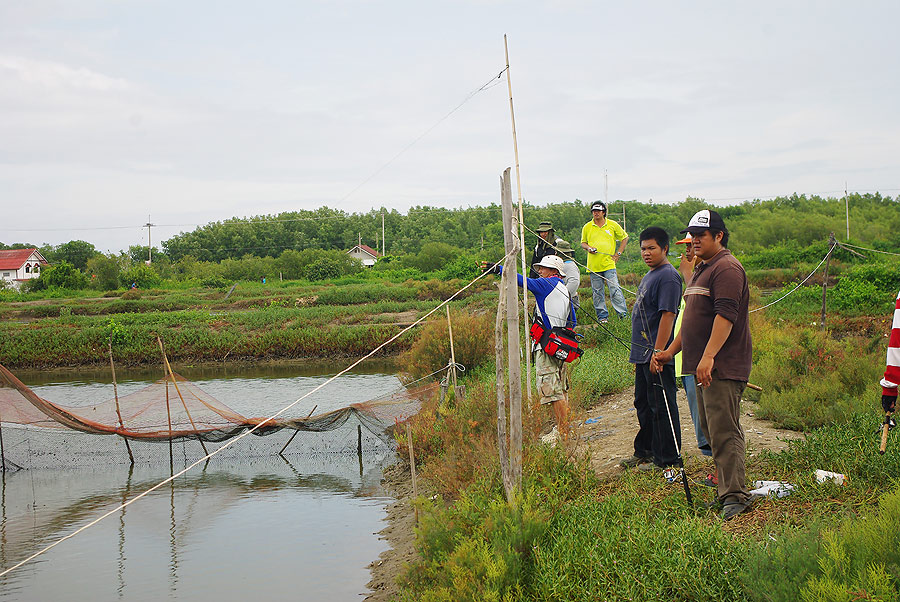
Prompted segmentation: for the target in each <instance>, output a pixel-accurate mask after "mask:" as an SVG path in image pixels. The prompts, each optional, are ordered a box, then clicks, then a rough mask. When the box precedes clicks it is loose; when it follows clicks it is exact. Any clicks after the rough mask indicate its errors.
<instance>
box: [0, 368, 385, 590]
mask: <svg viewBox="0 0 900 602" xmlns="http://www.w3.org/2000/svg"><path fill="white" fill-rule="evenodd" d="M174 368H175V370H176V371H178V372H180V373H181V374H182V375H184V376H185V377H187V378H189V379H191V380H192V381H193V382H194V383H195V384H197V385H198V386H199V387H200V388H202V389H203V390H205V391H207V392H208V393H210V394H212V395H214V396H215V397H216V398H217V399H219V400H220V401H222V402H224V403H225V404H227V405H228V406H230V407H232V408H233V409H235V410H237V411H238V412H241V413H243V414H245V415H267V414H269V413H272V412H274V411H277V410H278V409H280V408H281V407H283V406H285V405H287V404H288V403H291V402H293V401H294V400H296V399H298V398H299V397H300V396H301V395H303V394H304V393H305V392H308V391H309V390H311V389H313V388H314V387H316V386H317V385H319V384H321V383H322V382H324V381H325V380H326V379H327V378H328V377H329V376H330V375H328V374H326V373H323V367H322V366H315V367H312V368H311V367H310V366H309V365H306V364H278V365H265V366H259V365H256V366H246V367H241V368H235V367H229V368H228V369H227V370H226V369H224V368H222V367H221V366H213V367H196V368H185V367H178V366H175V367H174ZM326 369H327V367H326ZM17 376H19V378H20V379H21V380H22V381H23V382H24V383H25V384H27V385H29V386H30V387H32V389H33V390H34V391H35V392H36V393H37V394H38V395H40V396H41V397H44V398H46V399H48V400H51V401H54V402H57V403H60V404H64V405H82V404H88V403H95V402H96V401H99V400H102V399H107V398H109V397H111V391H110V387H111V385H110V383H109V380H110V379H109V375H108V373H103V372H98V373H96V374H92V373H84V372H80V373H78V374H75V373H72V374H68V373H59V372H54V373H50V374H46V373H44V374H38V373H28V372H23V371H20V372H18V373H17ZM117 376H118V381H119V393H120V395H121V394H123V390H124V391H125V392H126V393H127V392H128V391H129V389H133V390H136V389H139V388H142V387H144V386H146V385H147V384H148V383H149V382H151V381H152V380H154V379H155V378H158V377H159V376H160V375H159V374H154V373H152V372H150V373H145V372H135V371H122V370H119V371H117ZM399 386H400V381H399V380H398V379H397V378H396V377H395V376H393V375H392V374H391V366H390V365H387V364H385V365H376V366H371V365H370V366H368V367H367V368H366V369H364V370H361V371H355V372H354V373H353V374H348V375H346V376H342V377H340V378H339V379H337V380H336V381H335V382H333V383H331V384H329V385H328V386H326V387H325V388H323V389H322V390H320V391H318V392H317V393H315V394H313V395H312V396H310V397H309V398H307V399H305V400H303V401H302V402H301V404H298V408H299V410H298V411H297V412H296V414H302V415H305V414H306V413H308V412H309V411H310V410H311V409H312V408H313V406H316V405H317V406H319V407H318V409H317V410H316V412H317V413H318V412H320V411H322V410H323V409H324V410H328V409H334V408H338V407H342V406H345V405H347V404H348V403H353V402H359V401H365V400H367V399H371V398H374V397H377V396H379V395H381V394H384V393H387V392H390V391H393V390H395V389H397V388H398V387H399ZM354 433H355V427H354ZM318 435H320V434H319V433H305V432H301V433H299V434H298V437H297V438H296V441H295V442H294V443H292V444H291V450H292V453H289V454H286V457H280V456H278V455H274V456H266V457H253V458H244V459H241V458H225V459H221V460H219V459H218V458H217V457H213V458H212V459H210V461H209V462H207V463H206V464H205V465H204V464H201V465H200V466H197V467H195V468H194V469H192V470H191V471H189V472H188V473H186V474H185V475H184V476H182V477H179V478H177V479H176V480H175V481H174V482H172V483H171V484H167V485H164V486H163V487H161V488H160V489H157V490H156V491H154V492H152V493H150V494H149V495H147V496H145V497H144V498H142V499H140V500H138V501H137V502H135V503H134V504H132V505H129V506H128V507H127V508H124V509H121V510H118V511H116V512H115V513H114V514H113V515H111V516H110V517H108V518H106V519H104V520H103V521H101V522H100V523H98V524H97V525H95V526H93V527H91V528H89V529H87V530H85V531H83V532H82V533H80V534H78V535H76V536H75V537H72V538H71V539H68V540H66V541H64V542H62V543H60V544H59V545H58V546H56V547H54V548H53V549H51V550H50V551H48V552H47V553H46V554H44V555H42V556H40V557H39V558H38V559H36V560H35V561H32V562H30V563H29V564H26V565H24V566H22V567H21V568H19V569H16V570H15V571H13V572H12V573H10V574H9V575H7V576H5V577H3V578H0V600H4V601H5V600H62V599H65V600H91V601H97V600H119V599H122V600H158V599H161V598H162V599H173V600H174V599H182V600H200V599H209V600H223V601H225V600H246V599H248V598H249V597H251V596H265V597H268V598H272V599H302V600H326V599H327V600H348V599H359V598H360V595H361V594H364V593H366V591H367V590H366V587H365V584H366V582H367V581H368V580H369V573H368V570H367V569H366V566H367V565H368V564H369V563H370V562H371V561H372V560H374V559H376V558H377V557H378V555H379V554H380V553H381V552H382V551H384V549H385V548H386V544H385V543H384V542H383V541H381V540H380V539H379V538H378V537H377V536H376V535H375V532H377V531H379V530H380V529H381V528H382V526H383V525H382V520H383V518H384V516H385V506H386V504H387V503H388V501H389V498H388V497H387V496H386V494H385V492H384V491H383V490H382V488H381V485H380V483H381V478H382V469H383V467H384V466H385V465H387V464H388V463H390V462H392V461H393V452H392V450H391V449H390V448H389V447H387V446H382V447H381V448H372V449H369V448H367V450H366V453H365V454H364V455H363V456H362V457H359V456H357V455H356V454H355V453H352V454H345V453H325V452H323V451H322V450H321V449H319V448H318V446H317V436H318ZM263 439H267V437H263ZM193 443H196V442H193ZM352 448H353V449H354V450H355V443H354V445H353V446H352ZM192 451H193V450H192ZM178 468H179V467H178V466H176V470H178ZM168 476H169V466H168V463H167V462H166V464H164V465H148V464H144V465H141V464H138V465H136V466H135V467H133V468H131V467H129V465H128V464H127V463H126V464H122V463H112V464H106V463H105V462H104V461H103V458H100V457H98V458H97V462H96V464H95V466H94V467H87V468H77V469H32V470H20V471H16V472H9V473H6V475H5V476H4V477H3V479H2V481H0V567H2V568H3V569H5V568H8V567H10V566H12V565H13V564H15V563H17V562H19V561H20V560H22V559H24V558H25V557H27V556H29V555H31V554H32V553H34V552H36V551H38V550H39V549H41V548H43V547H45V546H46V545H48V544H50V543H52V542H54V541H57V540H59V539H60V538H61V537H63V536H65V535H67V534H69V533H71V532H73V531H74V530H75V529H77V528H79V527H80V526H82V525H84V524H86V523H88V522H90V521H92V520H93V519H95V518H97V517H99V516H100V515H102V514H104V513H105V512H107V511H109V510H111V509H113V508H116V507H117V506H118V505H119V504H121V503H122V502H123V501H125V500H128V499H131V498H133V497H134V496H136V495H137V494H139V493H141V492H143V491H146V490H147V489H149V488H150V487H151V486H152V485H155V484H156V483H158V482H160V481H162V480H164V479H165V478H167V477H168Z"/></svg>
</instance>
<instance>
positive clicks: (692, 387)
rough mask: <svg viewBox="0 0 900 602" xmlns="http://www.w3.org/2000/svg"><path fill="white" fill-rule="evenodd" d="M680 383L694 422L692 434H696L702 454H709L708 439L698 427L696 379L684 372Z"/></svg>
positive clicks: (710, 453) (710, 451) (710, 452)
mask: <svg viewBox="0 0 900 602" xmlns="http://www.w3.org/2000/svg"><path fill="white" fill-rule="evenodd" d="M681 384H683V385H684V395H685V397H687V402H688V407H689V408H690V409H691V420H692V421H693V422H694V434H695V435H697V447H699V448H700V452H701V453H702V454H703V455H704V456H711V455H712V449H711V448H710V447H709V441H707V440H706V436H705V435H704V434H703V429H702V428H700V414H699V412H698V411H697V379H696V378H695V377H694V375H693V374H685V375H684V376H682V377H681Z"/></svg>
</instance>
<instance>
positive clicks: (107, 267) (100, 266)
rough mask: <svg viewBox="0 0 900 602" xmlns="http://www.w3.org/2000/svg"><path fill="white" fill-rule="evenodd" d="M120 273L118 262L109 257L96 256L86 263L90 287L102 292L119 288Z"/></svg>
mask: <svg viewBox="0 0 900 602" xmlns="http://www.w3.org/2000/svg"><path fill="white" fill-rule="evenodd" d="M120 271H121V268H120V267H119V262H118V261H116V258H115V257H113V256H111V255H103V254H97V255H95V256H94V257H91V258H90V259H88V262H87V273H88V276H89V277H90V279H91V286H92V287H94V288H97V289H100V290H103V291H110V290H113V289H116V288H119V272H120Z"/></svg>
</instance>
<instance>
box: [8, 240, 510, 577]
mask: <svg viewBox="0 0 900 602" xmlns="http://www.w3.org/2000/svg"><path fill="white" fill-rule="evenodd" d="M511 254H512V252H510V253H507V254H506V257H509V255H511ZM506 257H504V258H503V259H506ZM486 274H487V273H486V272H485V273H483V274H480V275H478V276H476V277H475V279H474V280H472V281H471V282H469V283H468V284H467V285H465V286H464V287H462V288H461V289H459V290H457V291H456V292H455V293H453V294H452V295H450V297H448V298H447V299H446V300H445V301H443V302H441V304H440V305H438V306H436V307H435V308H434V309H432V310H431V311H429V312H428V313H426V314H425V315H424V316H422V317H421V318H419V319H418V320H416V321H415V322H413V323H412V324H410V325H409V326H407V327H406V328H404V329H403V330H401V331H400V332H398V333H397V334H395V335H394V336H392V337H391V338H389V339H388V340H387V341H385V342H383V343H382V344H380V345H379V346H378V347H375V348H374V349H373V350H372V351H370V352H369V353H367V354H366V355H364V356H363V357H361V358H359V359H358V360H356V361H355V362H353V363H352V364H350V365H349V366H348V367H346V368H344V369H343V370H341V371H340V372H338V373H337V374H335V375H334V376H332V377H331V378H329V379H328V380H326V381H325V382H323V383H322V384H320V385H319V386H317V387H316V388H314V389H312V390H311V391H309V392H307V393H306V394H304V395H302V396H301V397H300V398H299V399H297V400H296V401H294V402H292V403H290V404H288V405H286V406H285V407H283V408H282V409H281V410H279V411H278V412H276V413H275V414H273V415H271V416H269V417H268V418H266V419H265V420H263V421H262V422H260V423H259V424H257V425H256V426H254V427H253V428H251V429H249V430H247V431H244V432H243V433H241V434H240V435H238V436H237V437H235V438H234V439H230V440H228V441H227V442H226V443H225V444H224V445H222V446H221V447H219V448H218V449H216V450H215V451H213V452H210V453H208V454H206V455H205V456H203V457H202V458H200V459H199V460H197V461H196V462H194V463H193V464H191V465H190V466H188V467H187V468H185V469H183V470H181V471H179V472H177V473H175V474H173V475H171V476H170V477H168V478H167V479H164V480H163V481H160V482H159V483H157V484H156V485H154V486H152V487H150V488H149V489H147V490H146V491H144V492H142V493H140V494H138V495H136V496H135V497H133V498H131V499H130V500H128V501H127V502H123V503H122V504H120V505H119V506H117V507H116V508H113V509H112V510H110V511H109V512H106V513H105V514H103V515H101V516H100V517H98V518H96V519H94V520H92V521H91V522H89V523H87V524H85V525H82V526H81V527H79V528H78V529H76V530H75V531H73V532H72V533H69V534H68V535H65V536H64V537H62V538H60V539H58V540H56V541H55V542H53V543H51V544H49V545H48V546H46V547H44V548H42V549H41V550H38V551H37V552H35V553H34V554H32V555H31V556H29V557H28V558H26V559H24V560H22V561H20V562H18V563H17V564H14V565H13V566H11V567H9V568H8V569H6V570H4V571H3V572H0V577H4V576H6V575H8V574H9V573H11V572H12V571H14V570H16V569H17V568H19V567H21V566H23V565H25V564H27V563H28V562H31V561H32V560H34V559H35V558H37V557H38V556H41V555H42V554H44V553H46V552H48V551H49V550H51V549H53V548H55V547H56V546H58V545H59V544H61V543H62V542H64V541H66V540H67V539H71V538H72V537H75V536H76V535H78V534H79V533H81V532H82V531H85V530H86V529H88V528H90V527H93V526H94V525H96V524H97V523H99V522H100V521H102V520H103V519H105V518H107V517H109V516H112V515H113V514H115V513H116V512H118V511H120V510H123V509H124V508H126V507H128V506H130V505H131V504H133V503H134V502H136V501H138V500H139V499H141V498H142V497H144V496H145V495H147V494H149V493H152V492H153V491H156V490H157V489H159V488H160V487H162V486H163V485H165V484H166V483H170V482H172V481H174V480H175V479H177V478H178V477H180V476H181V475H183V474H185V473H186V472H188V471H189V470H191V469H192V468H194V467H195V466H197V465H199V464H201V463H203V462H206V461H207V460H209V459H210V458H212V457H213V456H215V455H216V454H218V453H219V452H221V451H224V450H225V449H227V448H228V447H230V446H231V445H232V444H234V443H237V442H238V441H240V440H241V439H243V438H244V437H246V436H247V435H249V434H251V433H253V432H254V431H256V430H257V429H259V428H261V427H262V426H264V425H265V424H267V423H269V422H271V421H273V420H274V419H275V418H278V417H279V416H281V415H282V414H283V413H284V412H286V411H288V410H289V409H291V408H292V407H294V406H295V405H297V404H298V403H300V402H301V401H303V400H304V399H306V398H307V397H309V396H310V395H312V394H313V393H315V392H317V391H319V390H320V389H322V388H323V387H324V386H326V385H327V384H329V383H331V382H332V381H334V380H335V379H337V378H338V377H339V376H342V375H344V374H346V373H347V372H349V371H350V370H352V369H353V368H355V367H356V366H358V365H359V364H361V363H362V362H363V361H365V360H367V359H369V358H370V357H372V356H373V355H375V354H376V353H377V352H378V351H380V350H381V349H383V348H384V347H387V346H388V345H390V344H391V343H393V342H394V341H396V340H397V339H398V338H400V337H401V336H402V335H404V334H405V333H406V332H408V331H409V330H411V329H412V328H414V327H416V326H418V325H419V324H421V323H422V322H423V321H424V320H425V319H426V318H428V317H429V316H430V315H431V314H433V313H435V312H436V311H437V310H439V309H441V308H442V307H444V306H445V305H447V304H448V303H450V302H451V301H452V300H453V299H455V298H456V297H457V296H459V294H460V293H462V292H463V291H464V290H466V289H467V288H469V287H470V286H472V285H473V284H475V283H476V282H478V280H480V279H481V278H483V277H484V276H485V275H486Z"/></svg>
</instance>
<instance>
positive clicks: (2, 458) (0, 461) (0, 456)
mask: <svg viewBox="0 0 900 602" xmlns="http://www.w3.org/2000/svg"><path fill="white" fill-rule="evenodd" d="M0 465H2V467H3V472H6V452H5V451H4V449H3V419H2V418H0Z"/></svg>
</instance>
